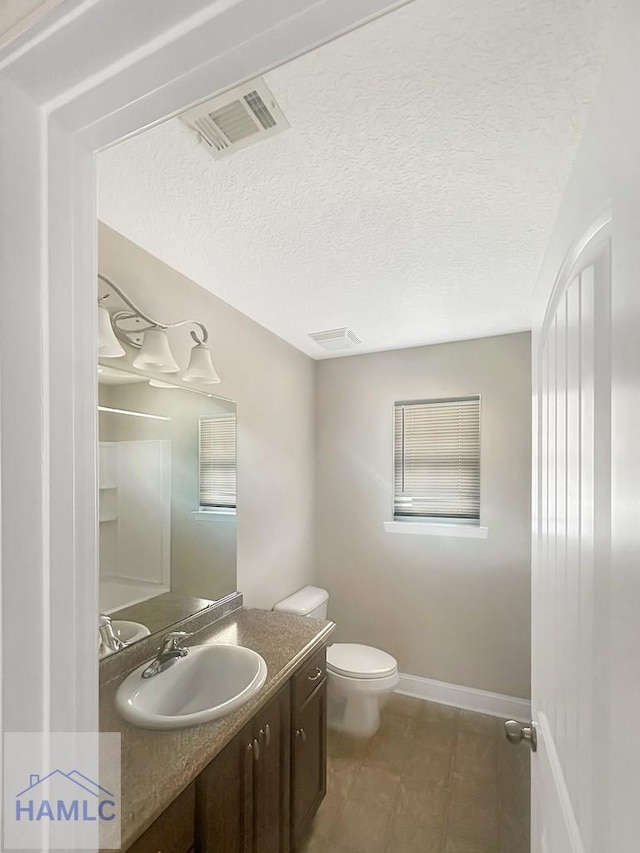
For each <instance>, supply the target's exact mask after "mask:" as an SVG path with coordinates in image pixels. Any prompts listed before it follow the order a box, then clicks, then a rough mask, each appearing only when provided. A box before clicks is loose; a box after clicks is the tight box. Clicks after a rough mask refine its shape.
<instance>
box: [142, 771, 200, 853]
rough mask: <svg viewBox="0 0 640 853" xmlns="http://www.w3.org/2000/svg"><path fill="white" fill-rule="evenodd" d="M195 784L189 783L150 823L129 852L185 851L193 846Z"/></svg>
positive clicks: (167, 852)
mask: <svg viewBox="0 0 640 853" xmlns="http://www.w3.org/2000/svg"><path fill="white" fill-rule="evenodd" d="M194 789H195V785H194V784H191V785H189V787H188V788H187V789H186V791H183V792H182V794H180V796H179V797H177V799H175V800H174V801H173V802H172V803H171V805H170V806H169V807H168V808H167V809H166V810H165V811H164V812H163V813H162V814H161V815H160V817H159V818H158V819H157V820H156V821H155V823H153V824H151V826H150V827H149V829H148V830H147V831H146V832H145V833H144V835H143V836H141V837H140V838H139V839H138V840H137V841H136V843H135V844H134V845H133V847H130V848H129V853H187V851H189V850H191V848H192V847H193V836H194V832H193V816H194V803H195V790H194Z"/></svg>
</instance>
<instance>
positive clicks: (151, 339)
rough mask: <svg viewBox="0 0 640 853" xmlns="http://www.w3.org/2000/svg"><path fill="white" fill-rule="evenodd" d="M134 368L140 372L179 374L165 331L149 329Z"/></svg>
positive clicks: (144, 336)
mask: <svg viewBox="0 0 640 853" xmlns="http://www.w3.org/2000/svg"><path fill="white" fill-rule="evenodd" d="M133 366H134V367H137V368H138V369H139V370H155V371H157V372H158V373H177V372H178V371H179V370H180V367H179V366H178V363H177V362H176V360H175V358H174V357H173V353H172V352H171V347H170V346H169V338H168V337H167V333H166V332H165V331H164V330H163V329H149V330H148V331H147V332H145V333H144V335H143V339H142V349H141V350H140V352H139V353H138V355H137V356H136V358H135V360H134V362H133Z"/></svg>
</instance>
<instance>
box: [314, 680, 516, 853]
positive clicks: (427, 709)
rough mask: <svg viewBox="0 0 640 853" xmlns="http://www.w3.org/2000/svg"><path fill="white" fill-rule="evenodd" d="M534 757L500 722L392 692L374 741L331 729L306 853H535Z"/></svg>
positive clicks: (492, 718) (493, 718)
mask: <svg viewBox="0 0 640 853" xmlns="http://www.w3.org/2000/svg"><path fill="white" fill-rule="evenodd" d="M528 851H529V752H528V750H527V749H525V747H524V746H520V747H514V746H511V745H510V744H509V743H508V742H507V740H506V738H505V737H504V734H503V721H502V720H499V719H497V718H496V717H486V716H484V715H482V714H472V713H469V712H467V711H458V710H457V709H455V708H448V707H446V706H444V705H436V704H434V703H431V702H423V701H421V700H419V699H411V698H409V697H406V696H399V695H397V694H395V695H394V696H393V697H392V698H391V700H390V701H389V703H388V704H387V706H386V708H385V711H384V714H383V720H382V725H381V727H380V731H379V732H378V733H377V734H376V736H375V737H374V738H372V739H371V740H370V741H358V740H355V739H352V738H348V737H346V736H345V735H336V734H335V733H333V732H330V733H329V761H328V790H327V796H326V798H325V800H324V802H323V804H322V806H321V807H320V810H319V812H318V815H317V817H316V820H315V822H314V826H313V831H312V835H311V838H310V839H309V842H308V844H307V846H306V848H305V851H304V853H528Z"/></svg>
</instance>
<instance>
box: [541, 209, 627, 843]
mask: <svg viewBox="0 0 640 853" xmlns="http://www.w3.org/2000/svg"><path fill="white" fill-rule="evenodd" d="M610 266H611V261H610V241H609V237H608V227H607V226H606V225H603V227H602V228H600V229H598V230H597V231H596V233H595V235H594V237H593V238H592V239H591V241H589V242H588V243H587V245H586V247H585V248H584V249H583V251H582V253H581V254H580V256H579V257H578V258H577V260H576V261H575V262H574V263H573V264H572V265H571V268H570V269H569V270H568V271H567V275H565V276H564V277H563V278H561V279H560V280H559V281H558V286H557V288H556V290H555V292H554V294H553V296H552V299H551V301H550V304H549V309H548V311H547V317H546V320H545V324H544V327H543V330H542V333H541V335H540V337H539V346H538V352H537V353H536V357H537V359H538V365H537V376H538V382H537V407H536V411H537V423H536V424H535V426H536V432H537V436H536V438H537V441H536V445H537V463H536V467H537V471H536V475H537V476H536V483H537V496H536V497H537V500H536V506H537V514H538V518H537V525H536V539H537V541H535V542H534V560H533V669H532V672H533V676H532V682H533V684H532V687H533V691H532V692H533V709H534V719H535V722H536V726H537V729H538V739H539V748H538V753H537V755H536V756H535V760H534V761H533V762H532V781H533V787H532V809H533V812H532V839H533V850H534V851H550V853H565V851H567V853H568V851H582V850H584V851H587V853H589V851H594V853H596V851H599V850H600V849H601V848H600V847H599V846H598V844H597V842H596V839H595V837H594V827H593V819H592V813H593V808H592V807H593V802H594V795H595V796H597V794H598V791H599V790H600V788H599V786H601V785H602V784H603V780H604V772H605V765H604V762H603V760H602V756H601V755H599V754H598V752H597V750H596V748H595V745H594V713H596V714H597V713H598V709H602V708H603V707H604V703H605V701H606V700H605V697H604V694H603V687H604V683H605V681H604V679H605V675H606V673H605V672H604V671H603V670H602V667H601V663H600V662H601V661H603V660H604V659H605V655H604V654H603V653H602V650H603V648H604V646H605V645H606V625H607V618H608V610H607V596H606V590H607V588H608V586H607V571H608V569H607V548H608V529H609V516H610V510H609V496H610V426H609V424H610V397H611V382H610V354H609V350H610V348H609V334H610V331H609V329H610V310H609V304H610V282H611V276H610ZM598 549H600V551H601V557H602V558H601V559H600V560H596V554H597V553H598ZM596 566H597V572H596ZM602 790H604V789H602Z"/></svg>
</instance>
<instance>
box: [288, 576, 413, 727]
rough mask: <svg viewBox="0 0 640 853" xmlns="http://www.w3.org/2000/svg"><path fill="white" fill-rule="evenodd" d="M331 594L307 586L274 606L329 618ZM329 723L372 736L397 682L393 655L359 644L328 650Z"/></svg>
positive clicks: (297, 612) (299, 613) (315, 616)
mask: <svg viewBox="0 0 640 853" xmlns="http://www.w3.org/2000/svg"><path fill="white" fill-rule="evenodd" d="M328 599H329V594H328V592H327V591H326V590H324V589H320V588H319V587H315V586H306V587H304V588H303V589H301V590H298V592H296V593H294V594H293V595H290V596H289V597H288V598H285V599H284V600H283V601H280V602H278V604H276V605H275V607H274V608H273V609H274V610H279V611H282V612H285V613H295V614H297V615H298V616H308V617H312V618H315V619H326V618H327V603H328ZM327 676H328V714H327V720H328V726H329V728H330V729H334V730H335V731H341V732H345V733H347V734H350V735H354V736H355V737H363V738H366V737H371V736H372V735H374V734H375V733H376V732H377V730H378V728H379V726H380V710H381V708H382V707H383V705H384V702H385V701H386V699H387V698H388V697H389V696H390V695H391V693H393V690H394V689H395V687H396V686H397V684H398V680H399V678H398V664H397V662H396V660H395V658H393V657H392V656H391V655H390V654H387V652H383V651H382V650H381V649H376V648H374V647H373V646H365V645H361V644H359V643H334V644H333V645H332V646H329V648H328V649H327Z"/></svg>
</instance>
